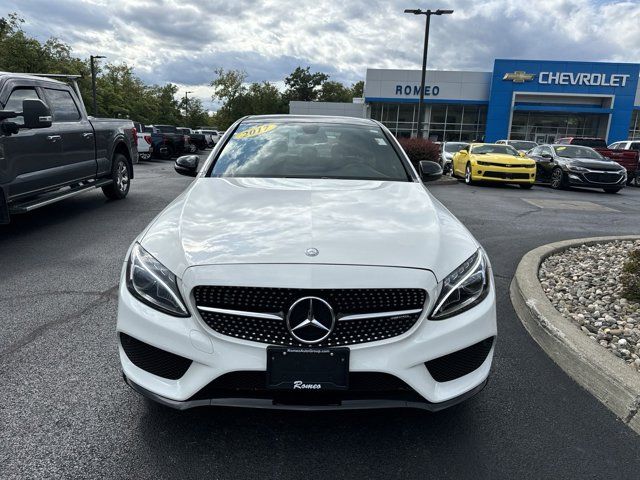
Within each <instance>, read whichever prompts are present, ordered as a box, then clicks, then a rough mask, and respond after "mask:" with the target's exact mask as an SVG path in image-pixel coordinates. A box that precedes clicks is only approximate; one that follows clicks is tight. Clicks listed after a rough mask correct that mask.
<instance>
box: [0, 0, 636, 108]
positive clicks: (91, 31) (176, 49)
mask: <svg viewBox="0 0 640 480" xmlns="http://www.w3.org/2000/svg"><path fill="white" fill-rule="evenodd" d="M0 1H2V0H0ZM420 4H421V2H413V3H412V1H409V2H407V0H402V1H400V0H393V1H384V0H350V1H349V2H345V1H329V0H314V1H313V2H311V1H307V0H298V1H294V0H263V1H261V2H255V1H250V0H234V1H232V2H230V1H228V0H222V1H203V0H200V1H194V0H181V1H178V0H158V1H149V0H146V1H145V0H136V1H132V2H127V1H124V0H123V1H120V2H112V1H107V0H57V1H55V2H42V1H37V0H21V1H20V2H19V3H16V4H12V5H7V6H0V14H2V15H4V14H6V13H8V12H10V11H14V10H17V11H18V12H19V13H21V15H22V16H23V17H24V18H25V19H26V20H27V24H26V26H25V28H26V29H27V31H28V32H29V33H31V34H34V35H36V36H37V37H38V38H40V39H45V38H47V37H48V36H52V35H53V36H56V37H59V38H60V39H62V40H63V41H65V42H67V43H69V44H70V45H71V46H72V47H73V49H74V52H75V53H76V54H77V55H80V56H85V57H86V56H88V55H90V54H92V53H93V54H101V55H107V57H108V61H125V62H127V63H129V64H131V65H133V66H134V68H135V70H136V72H137V73H138V74H139V75H140V76H141V77H142V78H143V79H144V80H145V81H147V82H156V83H165V82H174V83H178V84H180V85H181V86H184V88H183V89H182V91H184V90H185V89H187V88H188V89H190V90H196V92H197V94H196V95H197V96H198V97H201V98H202V100H204V101H206V102H207V103H208V104H209V105H210V104H211V103H210V95H211V93H212V92H211V89H210V87H207V84H208V83H209V81H211V79H212V78H213V75H214V74H213V71H214V69H215V68H217V67H223V68H241V69H244V70H246V71H247V73H248V74H249V80H250V81H262V80H267V81H281V80H282V79H283V78H284V77H285V76H286V75H287V74H288V73H290V72H291V71H292V70H293V69H294V68H295V67H296V66H297V65H302V66H306V65H311V67H312V69H314V70H320V71H325V72H328V73H330V74H331V76H332V77H333V78H334V79H336V80H341V81H345V82H347V83H351V82H355V81H357V80H360V79H363V78H364V75H365V71H366V68H367V67H376V68H419V66H420V63H421V59H422V39H423V32H424V17H415V16H412V15H406V14H404V13H403V10H404V8H407V7H419V6H420ZM439 6H441V7H442V8H453V9H454V10H455V12H454V14H453V15H448V16H443V17H432V29H431V36H430V42H429V59H428V63H429V67H430V68H436V69H471V70H490V69H491V68H492V63H493V59H494V58H518V59H526V58H531V59H552V60H553V59H560V60H592V61H624V62H640V29H639V28H638V25H640V2H637V1H633V2H630V1H627V2H624V1H620V2H604V1H597V0H535V1H531V0H529V1H525V0H487V1H484V2H478V1H475V0H451V1H447V2H442V5H439Z"/></svg>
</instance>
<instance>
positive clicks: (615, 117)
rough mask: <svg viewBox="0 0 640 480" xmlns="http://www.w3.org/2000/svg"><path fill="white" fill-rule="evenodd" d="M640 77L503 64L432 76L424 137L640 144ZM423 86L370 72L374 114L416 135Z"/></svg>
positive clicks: (556, 64) (622, 67)
mask: <svg viewBox="0 0 640 480" xmlns="http://www.w3.org/2000/svg"><path fill="white" fill-rule="evenodd" d="M639 77H640V65H639V64H632V63H604V62H570V61H566V62H565V61H541V60H503V59H497V60H495V61H494V66H493V71H491V72H470V71H442V70H429V71H427V77H426V87H427V88H425V98H424V105H423V108H422V109H421V113H422V115H423V117H422V124H423V131H424V136H425V137H427V138H430V139H432V140H437V141H472V140H477V141H487V142H493V141H496V140H500V139H508V138H510V139H514V140H516V139H517V140H533V141H537V142H539V143H552V142H553V141H555V140H556V139H557V138H561V137H567V136H590V137H602V138H605V139H606V140H607V141H608V142H613V141H618V140H625V139H627V138H640V88H639V81H638V80H639ZM419 85H420V71H419V70H390V69H368V70H367V76H366V81H365V90H364V97H365V99H364V100H365V103H366V104H367V111H368V112H369V115H370V116H371V118H374V119H376V120H380V121H381V122H383V123H384V124H385V125H386V126H387V127H389V128H390V129H391V130H392V132H394V133H395V134H396V135H397V136H399V137H401V136H412V135H415V133H416V131H417V122H418V117H417V114H418V112H417V110H418V108H417V107H418V105H417V103H418V99H419V91H420V87H419Z"/></svg>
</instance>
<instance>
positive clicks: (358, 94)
mask: <svg viewBox="0 0 640 480" xmlns="http://www.w3.org/2000/svg"><path fill="white" fill-rule="evenodd" d="M351 91H352V92H353V93H352V95H353V98H362V97H364V80H360V81H358V82H356V83H354V84H353V85H352V86H351Z"/></svg>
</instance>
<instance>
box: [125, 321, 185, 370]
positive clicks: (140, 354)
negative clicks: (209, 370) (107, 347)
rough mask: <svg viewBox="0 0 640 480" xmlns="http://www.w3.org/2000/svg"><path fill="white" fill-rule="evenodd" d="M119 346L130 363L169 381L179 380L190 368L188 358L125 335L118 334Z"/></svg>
mask: <svg viewBox="0 0 640 480" xmlns="http://www.w3.org/2000/svg"><path fill="white" fill-rule="evenodd" d="M120 344H121V345H122V349H123V350H124V353H126V354H127V357H128V358H129V360H131V363H133V364H134V365H135V366H136V367H138V368H141V369H142V370H145V371H147V372H149V373H152V374H154V375H157V376H159V377H162V378H168V379H170V380H177V379H179V378H181V377H182V376H183V375H184V374H185V373H186V371H187V370H188V369H189V367H190V366H191V360H189V359H188V358H184V357H181V356H179V355H175V354H173V353H170V352H166V351H164V350H162V349H160V348H157V347H154V346H152V345H149V344H147V343H144V342H141V341H140V340H138V339H136V338H133V337H131V336H129V335H127V334H126V333H122V332H121V333H120Z"/></svg>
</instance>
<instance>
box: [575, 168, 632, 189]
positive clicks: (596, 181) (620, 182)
mask: <svg viewBox="0 0 640 480" xmlns="http://www.w3.org/2000/svg"><path fill="white" fill-rule="evenodd" d="M565 173H566V175H567V180H568V182H569V185H574V186H576V187H579V186H580V187H592V188H607V187H611V188H615V187H624V186H625V185H626V183H627V171H626V170H623V171H622V172H620V171H600V170H589V171H588V172H575V171H572V170H569V169H567V170H566V171H565ZM605 177H608V178H605Z"/></svg>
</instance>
